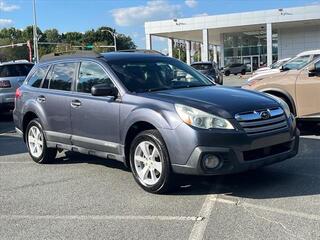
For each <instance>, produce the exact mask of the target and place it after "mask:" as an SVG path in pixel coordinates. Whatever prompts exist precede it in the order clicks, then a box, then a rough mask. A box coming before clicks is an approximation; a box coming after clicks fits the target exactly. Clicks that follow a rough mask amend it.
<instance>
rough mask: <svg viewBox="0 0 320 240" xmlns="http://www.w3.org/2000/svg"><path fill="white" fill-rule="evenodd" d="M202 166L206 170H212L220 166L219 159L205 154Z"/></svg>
mask: <svg viewBox="0 0 320 240" xmlns="http://www.w3.org/2000/svg"><path fill="white" fill-rule="evenodd" d="M203 165H204V167H205V168H207V169H214V168H217V167H218V166H219V165H220V157H219V156H217V155H214V154H206V155H205V156H204V157H203Z"/></svg>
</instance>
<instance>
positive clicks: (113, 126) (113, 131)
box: [69, 61, 121, 155]
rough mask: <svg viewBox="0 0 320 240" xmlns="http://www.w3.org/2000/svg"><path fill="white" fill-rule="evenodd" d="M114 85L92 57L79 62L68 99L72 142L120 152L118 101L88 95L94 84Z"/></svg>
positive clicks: (80, 145) (90, 147)
mask: <svg viewBox="0 0 320 240" xmlns="http://www.w3.org/2000/svg"><path fill="white" fill-rule="evenodd" d="M102 83H104V84H108V85H109V86H114V84H113V82H112V81H111V79H110V77H109V75H108V74H107V72H106V71H105V70H104V69H103V67H102V66H101V65H100V64H99V63H96V62H93V61H83V62H81V64H80V68H79V73H78V76H77V81H76V88H75V91H76V94H75V96H74V97H73V98H72V100H71V101H70V103H69V104H70V105H71V124H72V144H73V145H76V146H79V147H83V148H87V149H94V150H97V151H101V152H108V153H113V154H115V155H118V154H120V150H121V147H120V145H119V144H118V143H119V107H120V106H119V104H120V103H119V102H117V101H115V99H114V98H113V97H97V96H92V95H91V87H92V86H94V85H96V84H102Z"/></svg>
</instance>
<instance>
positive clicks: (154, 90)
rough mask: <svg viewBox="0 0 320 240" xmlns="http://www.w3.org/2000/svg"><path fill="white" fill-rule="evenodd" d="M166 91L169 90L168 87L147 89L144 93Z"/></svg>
mask: <svg viewBox="0 0 320 240" xmlns="http://www.w3.org/2000/svg"><path fill="white" fill-rule="evenodd" d="M168 89H171V88H169V87H159V88H149V89H146V92H157V91H162V90H168Z"/></svg>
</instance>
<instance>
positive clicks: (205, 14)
mask: <svg viewBox="0 0 320 240" xmlns="http://www.w3.org/2000/svg"><path fill="white" fill-rule="evenodd" d="M208 15H209V14H208V13H199V14H195V15H193V16H192V17H205V16H208Z"/></svg>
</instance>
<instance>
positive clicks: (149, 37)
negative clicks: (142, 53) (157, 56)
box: [146, 34, 152, 50]
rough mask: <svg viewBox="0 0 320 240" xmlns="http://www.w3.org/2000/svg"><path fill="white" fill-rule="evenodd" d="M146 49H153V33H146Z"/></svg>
mask: <svg viewBox="0 0 320 240" xmlns="http://www.w3.org/2000/svg"><path fill="white" fill-rule="evenodd" d="M146 49H148V50H151V49H152V35H151V34H146Z"/></svg>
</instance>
